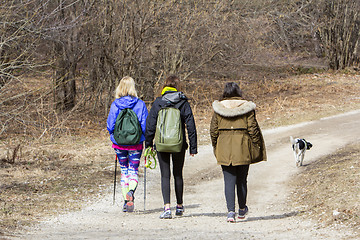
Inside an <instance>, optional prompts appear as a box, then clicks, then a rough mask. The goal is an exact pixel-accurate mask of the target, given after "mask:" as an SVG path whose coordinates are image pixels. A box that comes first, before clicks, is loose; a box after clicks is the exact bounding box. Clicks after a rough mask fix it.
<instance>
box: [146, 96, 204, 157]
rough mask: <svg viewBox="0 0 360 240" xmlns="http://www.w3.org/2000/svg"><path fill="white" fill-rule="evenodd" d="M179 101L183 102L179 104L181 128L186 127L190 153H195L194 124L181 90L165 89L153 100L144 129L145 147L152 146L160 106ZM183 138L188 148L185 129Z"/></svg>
mask: <svg viewBox="0 0 360 240" xmlns="http://www.w3.org/2000/svg"><path fill="white" fill-rule="evenodd" d="M180 101H183V103H182V104H181V105H180V107H179V110H180V116H181V123H182V129H184V130H185V125H186V129H187V132H188V138H189V142H190V154H196V153H197V134H196V126H195V120H194V116H193V114H192V111H191V107H190V104H189V102H188V101H187V98H186V96H185V95H184V94H183V93H182V92H173V91H167V92H165V93H164V95H163V96H162V97H158V98H156V99H155V101H154V102H153V104H152V106H151V109H150V112H149V115H148V117H147V119H146V131H145V147H146V148H147V147H149V146H150V147H152V146H153V140H154V137H155V130H156V122H157V117H158V112H159V110H160V109H161V108H163V107H165V106H166V105H167V104H174V105H175V104H177V103H179V102H180ZM183 134H184V136H183V139H184V146H183V147H184V148H186V149H187V148H188V144H187V142H186V137H185V131H183Z"/></svg>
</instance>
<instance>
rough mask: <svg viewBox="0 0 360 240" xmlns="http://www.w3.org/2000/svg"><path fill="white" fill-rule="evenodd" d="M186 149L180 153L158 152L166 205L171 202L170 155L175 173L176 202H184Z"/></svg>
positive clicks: (162, 189)
mask: <svg viewBox="0 0 360 240" xmlns="http://www.w3.org/2000/svg"><path fill="white" fill-rule="evenodd" d="M185 151H186V150H185V149H183V150H182V151H181V152H179V153H166V152H158V153H157V157H158V159H159V164H160V172H161V192H162V195H163V200H164V205H165V204H168V203H170V177H171V171H170V157H171V158H172V163H173V175H174V183H175V194H176V203H177V204H182V203H183V191H184V180H183V167H184V161H185Z"/></svg>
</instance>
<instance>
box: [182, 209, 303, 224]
mask: <svg viewBox="0 0 360 240" xmlns="http://www.w3.org/2000/svg"><path fill="white" fill-rule="evenodd" d="M299 213H302V212H299V211H294V212H289V213H283V214H279V215H270V216H260V217H248V218H246V219H245V220H238V221H239V222H253V221H260V220H274V219H283V218H288V217H293V216H296V215H298V214H299ZM226 215H227V214H226V213H224V212H222V213H194V214H189V215H185V216H183V217H224V218H225V217H226Z"/></svg>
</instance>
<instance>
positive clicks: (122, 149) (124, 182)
mask: <svg viewBox="0 0 360 240" xmlns="http://www.w3.org/2000/svg"><path fill="white" fill-rule="evenodd" d="M124 109H132V110H133V111H134V112H135V114H136V116H137V118H138V120H139V123H140V126H141V130H142V134H141V137H140V141H139V143H137V144H132V145H121V144H118V143H117V142H116V140H115V138H114V130H115V123H116V118H117V116H118V115H119V113H120V112H121V111H122V110H124ZM147 116H148V111H147V108H146V105H145V103H144V102H143V101H142V100H141V99H139V98H138V96H137V92H136V89H135V81H134V79H133V78H131V77H129V76H126V77H123V78H122V79H121V80H120V82H119V85H118V86H117V88H116V90H115V100H114V101H113V102H112V104H111V107H110V112H109V115H108V118H107V130H108V131H109V134H110V140H111V141H112V143H113V144H112V147H113V148H114V150H115V153H116V155H117V158H118V160H119V164H120V168H121V189H122V194H123V197H124V199H125V202H124V206H123V211H124V212H132V211H134V194H135V190H136V187H137V185H138V179H139V177H138V168H139V164H140V158H141V153H142V150H143V142H144V140H145V136H144V133H145V126H146V118H147Z"/></svg>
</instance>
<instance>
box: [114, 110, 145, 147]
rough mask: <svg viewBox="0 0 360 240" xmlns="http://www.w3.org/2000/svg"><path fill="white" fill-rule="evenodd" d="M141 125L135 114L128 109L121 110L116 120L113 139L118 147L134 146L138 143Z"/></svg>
mask: <svg viewBox="0 0 360 240" xmlns="http://www.w3.org/2000/svg"><path fill="white" fill-rule="evenodd" d="M141 134H142V130H141V125H140V122H139V119H138V117H137V115H136V113H135V112H134V111H133V110H132V109H130V108H125V109H123V110H122V111H121V112H120V113H119V115H118V116H117V118H116V122H115V129H114V138H115V141H116V143H117V144H118V145H135V144H138V143H139V142H140V137H141Z"/></svg>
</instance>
